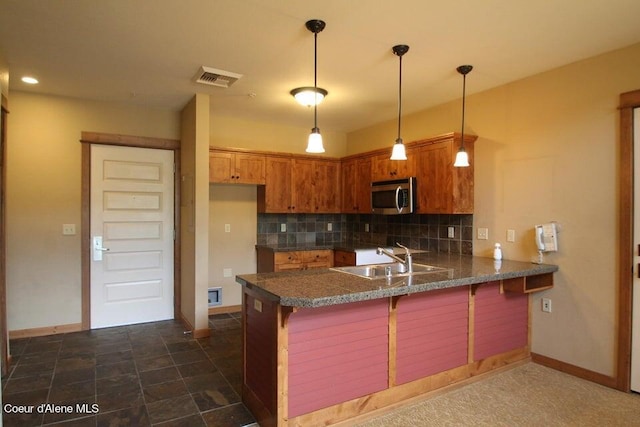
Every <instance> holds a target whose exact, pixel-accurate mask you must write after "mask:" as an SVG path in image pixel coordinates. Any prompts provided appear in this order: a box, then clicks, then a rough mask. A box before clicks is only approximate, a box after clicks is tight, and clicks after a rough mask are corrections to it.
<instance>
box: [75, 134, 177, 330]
mask: <svg viewBox="0 0 640 427" xmlns="http://www.w3.org/2000/svg"><path fill="white" fill-rule="evenodd" d="M80 142H81V143H82V197H81V198H82V202H81V206H82V209H81V210H82V213H81V239H82V244H81V251H82V253H81V265H82V274H81V288H82V330H89V329H91V258H90V251H91V185H90V184H91V146H92V144H103V145H119V146H125V147H138V148H155V149H163V150H173V152H174V159H173V161H174V164H175V177H174V224H175V225H176V226H175V230H176V236H175V237H176V238H175V241H174V246H173V260H174V261H173V294H174V306H173V312H174V319H176V320H181V314H180V304H181V302H180V296H181V293H180V289H181V284H180V227H179V226H178V225H179V224H180V141H179V140H174V139H161V138H147V137H138V136H127V135H115V134H105V133H96V132H82V135H81V139H80Z"/></svg>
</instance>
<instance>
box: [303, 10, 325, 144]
mask: <svg viewBox="0 0 640 427" xmlns="http://www.w3.org/2000/svg"><path fill="white" fill-rule="evenodd" d="M306 27H307V29H308V30H309V31H311V32H312V33H313V39H314V48H313V89H314V93H315V94H316V102H314V103H313V129H311V134H310V135H309V142H308V143H307V150H306V151H307V153H324V146H323V145H322V135H320V129H318V102H317V94H318V93H319V92H318V33H319V32H320V31H322V30H324V27H325V23H324V21H321V20H319V19H311V20H310V21H307V23H306ZM325 92H326V91H325Z"/></svg>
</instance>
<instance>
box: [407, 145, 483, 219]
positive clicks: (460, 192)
mask: <svg viewBox="0 0 640 427" xmlns="http://www.w3.org/2000/svg"><path fill="white" fill-rule="evenodd" d="M458 145H459V141H456V140H454V139H453V138H452V139H450V140H447V141H441V142H437V143H434V144H430V145H426V146H423V147H420V148H419V149H418V153H417V155H416V180H417V183H416V187H417V192H418V195H417V204H418V213H449V214H459V213H460V214H461V213H473V207H474V204H473V175H474V172H473V164H474V161H473V141H471V142H465V149H466V151H467V154H468V155H469V162H470V163H471V166H469V167H466V168H456V167H454V166H453V162H454V160H455V157H456V153H457V152H458Z"/></svg>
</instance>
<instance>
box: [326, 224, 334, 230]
mask: <svg viewBox="0 0 640 427" xmlns="http://www.w3.org/2000/svg"><path fill="white" fill-rule="evenodd" d="M327 231H333V224H331V223H330V222H328V223H327Z"/></svg>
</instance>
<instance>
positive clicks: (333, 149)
mask: <svg viewBox="0 0 640 427" xmlns="http://www.w3.org/2000/svg"><path fill="white" fill-rule="evenodd" d="M211 113H212V115H211V146H214V147H233V148H247V149H252V150H262V151H278V152H285V153H296V154H304V153H305V151H304V150H305V149H306V148H307V139H308V138H309V133H310V132H311V126H309V127H308V128H301V127H295V126H287V125H284V124H279V123H270V122H260V121H249V120H244V119H238V118H234V117H228V116H224V115H220V114H219V113H217V112H216V111H214V110H212V112H211ZM320 131H321V133H322V141H323V145H324V149H325V150H326V152H325V154H324V155H325V156H328V157H343V156H345V155H346V149H347V136H346V134H345V133H343V132H330V131H325V130H323V129H322V127H321V128H320Z"/></svg>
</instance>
